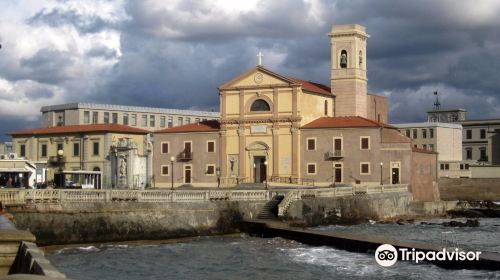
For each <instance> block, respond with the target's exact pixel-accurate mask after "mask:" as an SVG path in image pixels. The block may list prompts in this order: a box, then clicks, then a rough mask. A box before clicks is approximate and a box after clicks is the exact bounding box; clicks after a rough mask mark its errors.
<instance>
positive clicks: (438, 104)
mask: <svg viewBox="0 0 500 280" xmlns="http://www.w3.org/2000/svg"><path fill="white" fill-rule="evenodd" d="M434 95H435V96H436V101H434V110H441V103H440V102H439V96H438V92H437V90H436V91H435V92H434Z"/></svg>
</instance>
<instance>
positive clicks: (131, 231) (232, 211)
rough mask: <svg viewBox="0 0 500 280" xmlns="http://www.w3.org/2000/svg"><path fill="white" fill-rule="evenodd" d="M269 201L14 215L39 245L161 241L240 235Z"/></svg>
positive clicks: (72, 207) (69, 206)
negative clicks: (244, 224)
mask: <svg viewBox="0 0 500 280" xmlns="http://www.w3.org/2000/svg"><path fill="white" fill-rule="evenodd" d="M265 202H266V201H252V202H250V201H212V202H196V203H190V202H171V203H141V202H116V203H112V204H110V203H98V202H96V203H65V204H54V205H50V204H37V205H32V206H22V207H18V208H16V209H14V208H12V209H11V210H10V211H11V213H12V214H13V216H14V219H15V223H16V226H17V227H18V228H22V229H28V230H30V231H31V232H32V233H33V234H35V235H36V236H37V240H38V244H40V245H51V244H69V243H93V242H114V241H129V240H146V239H147V240H158V239H167V238H179V237H187V236H198V235H213V234H225V233H233V232H236V229H237V224H238V223H239V222H240V220H241V219H243V218H250V219H251V218H254V217H256V216H257V214H258V211H259V210H260V209H261V208H262V206H263V205H264V204H265Z"/></svg>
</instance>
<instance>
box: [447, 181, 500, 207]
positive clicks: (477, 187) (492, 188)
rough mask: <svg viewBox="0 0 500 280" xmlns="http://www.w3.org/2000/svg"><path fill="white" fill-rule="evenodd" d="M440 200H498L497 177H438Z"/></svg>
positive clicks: (499, 184) (499, 189) (499, 186)
mask: <svg viewBox="0 0 500 280" xmlns="http://www.w3.org/2000/svg"><path fill="white" fill-rule="evenodd" d="M439 194H440V196H441V200H448V201H450V200H466V201H474V200H496V201H500V179H498V178H439Z"/></svg>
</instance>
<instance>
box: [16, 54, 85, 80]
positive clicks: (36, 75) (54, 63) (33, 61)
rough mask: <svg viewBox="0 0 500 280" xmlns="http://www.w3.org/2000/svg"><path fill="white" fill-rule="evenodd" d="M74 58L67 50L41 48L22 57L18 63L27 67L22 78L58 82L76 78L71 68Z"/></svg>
mask: <svg viewBox="0 0 500 280" xmlns="http://www.w3.org/2000/svg"><path fill="white" fill-rule="evenodd" d="M73 63H74V60H73V57H72V54H71V53H69V52H61V51H56V50H51V49H42V50H40V51H38V52H37V53H35V54H34V55H33V56H32V57H30V58H26V59H22V60H21V62H20V65H21V66H22V67H24V68H27V69H28V73H27V76H26V77H23V78H24V79H29V80H35V81H37V82H40V83H47V84H58V83H61V82H63V81H65V80H69V79H73V78H76V75H75V74H76V73H75V72H74V71H73V70H71V69H70V68H71V66H72V65H73Z"/></svg>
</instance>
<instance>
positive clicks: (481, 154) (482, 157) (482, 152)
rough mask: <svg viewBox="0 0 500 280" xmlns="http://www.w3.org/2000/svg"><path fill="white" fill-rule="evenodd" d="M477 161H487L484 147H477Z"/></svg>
mask: <svg viewBox="0 0 500 280" xmlns="http://www.w3.org/2000/svg"><path fill="white" fill-rule="evenodd" d="M479 161H488V156H487V155H486V148H484V147H481V148H479Z"/></svg>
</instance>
